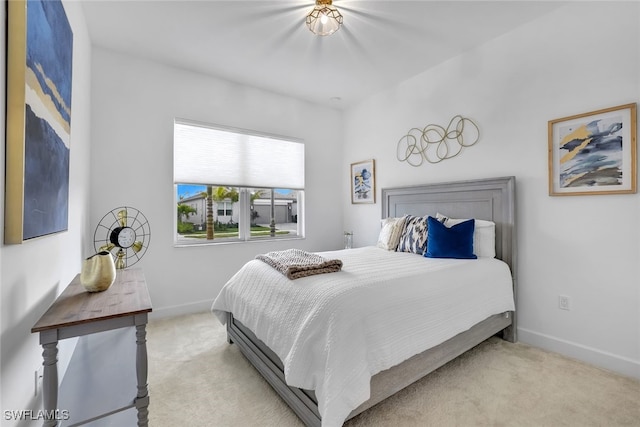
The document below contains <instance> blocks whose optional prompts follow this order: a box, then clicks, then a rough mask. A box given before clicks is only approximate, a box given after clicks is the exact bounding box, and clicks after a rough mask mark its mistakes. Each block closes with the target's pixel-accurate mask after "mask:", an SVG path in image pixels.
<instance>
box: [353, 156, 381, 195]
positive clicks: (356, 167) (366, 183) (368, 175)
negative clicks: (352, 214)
mask: <svg viewBox="0 0 640 427" xmlns="http://www.w3.org/2000/svg"><path fill="white" fill-rule="evenodd" d="M375 176H376V173H375V160H373V159H371V160H365V161H362V162H357V163H351V203H375V202H376V178H375Z"/></svg>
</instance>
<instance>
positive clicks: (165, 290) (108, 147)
mask: <svg viewBox="0 0 640 427" xmlns="http://www.w3.org/2000/svg"><path fill="white" fill-rule="evenodd" d="M92 116H93V117H92V142H93V145H92V157H91V207H92V218H91V223H92V224H93V226H94V227H95V225H96V224H97V222H98V221H99V220H100V218H101V217H102V215H104V214H105V213H106V212H108V211H110V210H112V209H114V208H116V207H118V206H122V205H128V206H133V207H136V208H137V209H139V210H141V211H142V212H143V213H144V214H145V215H146V217H147V219H148V220H149V223H150V225H151V242H150V246H149V250H148V251H147V252H146V254H145V256H144V258H143V259H142V260H141V261H140V262H138V264H136V266H141V267H142V268H144V271H145V276H146V278H147V282H148V285H149V288H150V293H151V300H152V302H153V306H154V312H155V314H156V315H157V314H165V315H167V314H177V313H179V312H188V311H194V310H201V309H208V308H209V307H210V305H211V302H212V301H213V299H214V298H215V296H216V295H217V294H218V292H219V291H220V289H221V288H222V286H223V285H224V283H225V282H226V281H227V280H228V279H229V278H230V277H231V276H232V275H233V274H234V273H235V272H236V271H237V270H238V269H239V268H240V267H241V266H242V265H243V264H244V263H245V262H246V261H248V260H250V259H252V258H254V257H255V255H257V254H259V253H262V252H266V251H271V250H278V249H285V248H287V247H291V246H294V247H299V248H301V249H306V250H316V251H317V250H329V249H337V248H339V246H340V245H341V243H342V212H341V210H340V209H336V208H335V206H340V197H341V192H340V188H341V178H342V177H341V176H340V175H339V174H336V173H334V171H335V170H339V168H340V167H341V165H342V164H341V161H340V155H341V147H342V121H341V120H342V119H341V113H340V112H338V111H337V110H333V109H328V108H323V107H317V106H313V105H311V104H308V103H305V102H302V101H298V100H295V99H293V98H289V97H286V96H282V95H276V94H272V93H269V92H265V91H262V90H258V89H253V88H249V87H246V86H240V85H237V84H234V83H230V82H227V81H224V80H220V79H216V78H212V77H208V76H205V75H202V74H197V73H193V72H190V71H186V70H181V69H177V68H172V67H167V66H163V65H160V64H158V63H153V62H149V61H145V60H141V59H137V58H134V57H131V56H126V55H123V54H119V53H114V52H111V51H108V50H105V49H101V48H95V47H94V51H93V74H92ZM174 118H183V119H190V120H197V121H202V122H208V123H215V124H220V125H226V126H234V127H238V128H244V129H251V130H256V131H261V132H267V133H272V134H277V135H284V136H291V137H295V138H300V139H302V140H303V141H304V142H305V147H306V159H307V161H306V188H305V190H306V191H305V193H306V194H305V198H306V239H305V240H300V241H281V242H252V243H248V244H228V245H209V246H203V247H188V248H175V247H174V246H173V232H174V215H175V213H174V212H175V210H176V208H175V203H174V189H173V120H174Z"/></svg>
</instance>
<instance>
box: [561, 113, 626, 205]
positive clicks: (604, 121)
mask: <svg viewBox="0 0 640 427" xmlns="http://www.w3.org/2000/svg"><path fill="white" fill-rule="evenodd" d="M636 144H637V143H636V104H635V103H634V104H626V105H620V106H617V107H611V108H606V109H603V110H598V111H593V112H591V113H584V114H578V115H575V116H570V117H563V118H561V119H556V120H551V121H549V195H551V196H575V195H594V194H622V193H635V192H636V181H637V165H636V162H637V160H636V159H637V155H636Z"/></svg>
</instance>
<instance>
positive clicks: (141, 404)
mask: <svg viewBox="0 0 640 427" xmlns="http://www.w3.org/2000/svg"><path fill="white" fill-rule="evenodd" d="M136 344H137V345H136V374H137V377H138V394H137V397H136V408H137V409H138V427H147V426H148V425H149V389H148V387H147V331H146V327H145V324H141V325H136Z"/></svg>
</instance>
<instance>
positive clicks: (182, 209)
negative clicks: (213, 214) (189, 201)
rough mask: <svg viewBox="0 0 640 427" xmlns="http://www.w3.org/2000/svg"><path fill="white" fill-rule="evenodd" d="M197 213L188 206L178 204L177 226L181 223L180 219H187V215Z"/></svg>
mask: <svg viewBox="0 0 640 427" xmlns="http://www.w3.org/2000/svg"><path fill="white" fill-rule="evenodd" d="M197 212H198V211H197V210H196V209H195V208H193V207H191V206H189V205H185V204H182V203H178V224H179V223H181V222H182V218H183V217H184V218H186V219H189V215H191V214H194V213H197Z"/></svg>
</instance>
